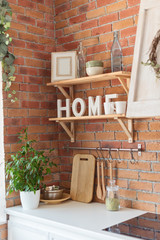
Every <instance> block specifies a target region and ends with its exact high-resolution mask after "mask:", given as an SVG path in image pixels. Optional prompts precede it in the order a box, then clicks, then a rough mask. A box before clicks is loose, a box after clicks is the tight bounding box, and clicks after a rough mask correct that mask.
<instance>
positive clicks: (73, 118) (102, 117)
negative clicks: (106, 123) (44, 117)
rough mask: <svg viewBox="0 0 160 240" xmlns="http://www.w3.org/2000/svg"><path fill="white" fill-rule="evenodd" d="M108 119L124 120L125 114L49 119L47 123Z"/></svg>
mask: <svg viewBox="0 0 160 240" xmlns="http://www.w3.org/2000/svg"><path fill="white" fill-rule="evenodd" d="M107 118H108V119H109V118H114V119H117V118H125V114H112V115H100V116H82V117H68V118H67V117H62V118H49V121H56V122H70V121H84V120H99V119H107Z"/></svg>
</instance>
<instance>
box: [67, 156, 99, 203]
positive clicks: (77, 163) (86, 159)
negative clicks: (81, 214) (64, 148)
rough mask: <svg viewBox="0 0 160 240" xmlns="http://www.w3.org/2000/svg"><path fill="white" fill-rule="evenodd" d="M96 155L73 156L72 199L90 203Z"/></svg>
mask: <svg viewBox="0 0 160 240" xmlns="http://www.w3.org/2000/svg"><path fill="white" fill-rule="evenodd" d="M94 175H95V157H94V156H93V155H90V154H76V155H75V156H74V158H73V166H72V178H71V191H70V195H71V198H72V200H75V201H78V202H85V203H89V202H91V201H92V198H93V188H94Z"/></svg>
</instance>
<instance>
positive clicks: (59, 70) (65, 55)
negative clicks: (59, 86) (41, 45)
mask: <svg viewBox="0 0 160 240" xmlns="http://www.w3.org/2000/svg"><path fill="white" fill-rule="evenodd" d="M74 78H77V52H76V51H67V52H53V53H51V82H55V81H61V80H67V79H74Z"/></svg>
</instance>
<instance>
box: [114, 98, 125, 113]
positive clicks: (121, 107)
mask: <svg viewBox="0 0 160 240" xmlns="http://www.w3.org/2000/svg"><path fill="white" fill-rule="evenodd" d="M115 106H116V114H125V113H126V106H127V102H126V101H118V102H115Z"/></svg>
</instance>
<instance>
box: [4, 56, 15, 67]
mask: <svg viewBox="0 0 160 240" xmlns="http://www.w3.org/2000/svg"><path fill="white" fill-rule="evenodd" d="M14 60H15V56H14V55H13V54H12V53H9V54H8V57H6V58H5V63H6V64H8V65H12V64H13V62H14Z"/></svg>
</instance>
